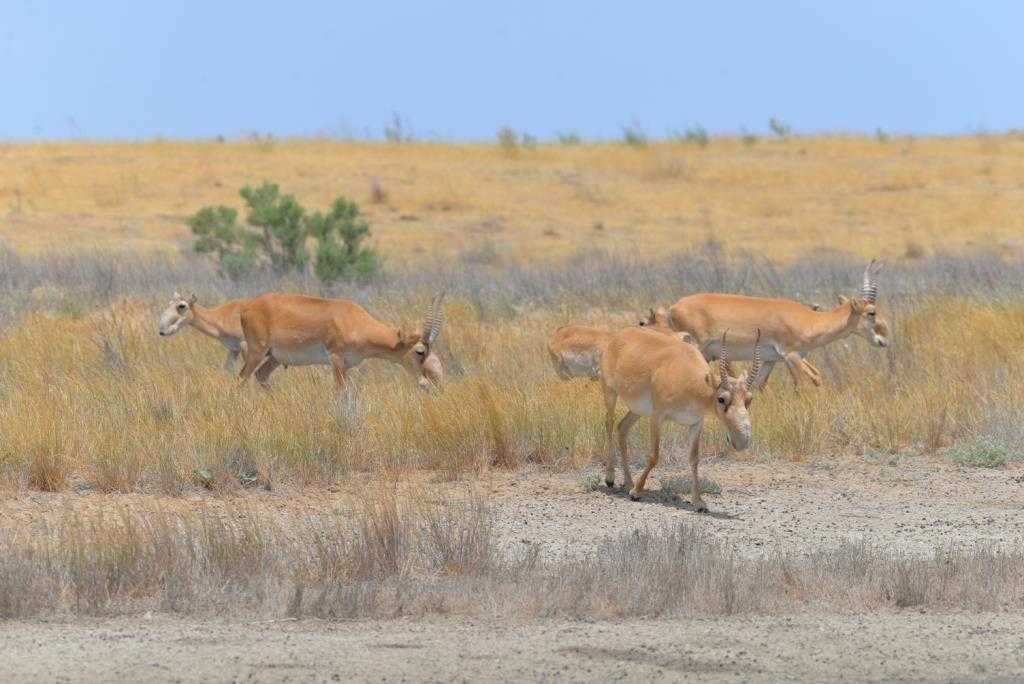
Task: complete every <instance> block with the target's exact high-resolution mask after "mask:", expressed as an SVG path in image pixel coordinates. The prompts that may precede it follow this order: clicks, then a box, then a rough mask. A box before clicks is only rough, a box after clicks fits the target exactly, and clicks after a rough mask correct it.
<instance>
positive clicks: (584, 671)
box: [0, 613, 1024, 682]
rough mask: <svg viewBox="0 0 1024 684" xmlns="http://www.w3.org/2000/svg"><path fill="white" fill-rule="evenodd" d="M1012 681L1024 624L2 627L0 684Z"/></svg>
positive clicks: (836, 619)
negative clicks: (145, 683)
mask: <svg viewBox="0 0 1024 684" xmlns="http://www.w3.org/2000/svg"><path fill="white" fill-rule="evenodd" d="M554 678H557V679H558V680H559V681H597V680H602V681H605V680H613V681H614V680H622V679H632V680H634V681H686V680H696V679H700V680H701V681H708V682H740V681H836V680H844V681H892V680H897V679H903V680H912V681H988V682H992V681H1020V679H1021V678H1024V616H1019V615H1018V616H1014V615H1003V614H1000V615H994V614H986V615H921V614H918V613H904V614H886V615H875V616H796V617H783V618H765V617H756V618H719V619H699V620H673V621H631V622H620V623H583V622H542V623H535V624H530V625H521V626H515V625H511V626H507V625H494V624H487V623H474V622H469V621H454V620H453V621H422V622H404V621H396V622H360V623H323V622H295V623H289V622H282V623H270V624H267V623H263V624H246V623H229V622H221V621H215V622H205V623H204V622H197V621H193V620H172V619H166V618H151V619H142V618H136V619H117V620H105V621H78V622H75V623H71V624H64V623H59V622H53V623H38V622H28V623H26V622H21V623H6V624H0V680H2V681H41V682H47V681H62V682H96V681H107V682H131V681H153V682H207V681H253V682H285V681H288V682H306V681H495V680H500V681H540V680H548V681H550V680H552V679H554Z"/></svg>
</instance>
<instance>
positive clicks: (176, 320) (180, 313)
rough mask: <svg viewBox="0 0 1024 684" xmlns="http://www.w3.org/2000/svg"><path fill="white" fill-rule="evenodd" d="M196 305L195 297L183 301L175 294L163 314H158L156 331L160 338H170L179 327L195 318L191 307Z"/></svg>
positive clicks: (182, 298)
mask: <svg viewBox="0 0 1024 684" xmlns="http://www.w3.org/2000/svg"><path fill="white" fill-rule="evenodd" d="M195 303H196V296H195V295H194V294H193V295H191V296H190V297H189V298H188V299H185V298H184V297H182V296H181V295H180V294H178V293H177V292H175V293H174V297H173V298H172V299H171V303H170V304H168V305H167V308H166V309H164V312H163V313H162V314H160V321H159V322H158V324H157V331H158V332H159V333H160V336H161V337H170V336H171V335H173V334H174V333H176V332H178V331H179V330H181V326H183V325H185V324H187V323H188V322H189V321H191V320H192V319H193V318H194V317H195V312H193V311H192V305H193V304H195Z"/></svg>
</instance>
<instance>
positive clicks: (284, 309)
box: [240, 293, 444, 392]
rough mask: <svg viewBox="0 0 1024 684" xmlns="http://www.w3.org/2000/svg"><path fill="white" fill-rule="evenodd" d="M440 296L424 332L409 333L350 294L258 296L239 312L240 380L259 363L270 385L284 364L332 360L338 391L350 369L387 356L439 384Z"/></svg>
mask: <svg viewBox="0 0 1024 684" xmlns="http://www.w3.org/2000/svg"><path fill="white" fill-rule="evenodd" d="M442 298H443V295H438V296H436V297H434V300H433V302H432V303H431V305H430V308H429V309H428V310H427V315H426V319H425V322H424V325H423V331H422V333H419V332H417V333H405V332H403V331H402V330H399V329H398V328H396V327H394V326H391V325H387V324H386V323H382V322H381V321H378V320H377V319H376V318H374V317H373V316H371V315H370V314H369V313H368V312H367V311H366V309H364V308H363V307H361V306H359V304H356V303H355V302H353V301H351V300H348V299H323V298H320V297H307V296H306V295H296V294H281V293H268V294H264V295H260V296H259V297H254V298H253V299H251V300H250V301H249V302H248V303H246V304H245V305H244V306H243V307H242V309H241V314H240V317H241V323H242V333H243V334H244V336H245V343H246V348H245V365H244V366H243V367H242V371H241V373H240V377H241V379H242V382H245V381H246V380H248V379H249V376H250V375H252V373H253V371H256V369H257V368H259V371H258V372H257V373H256V375H257V380H259V381H260V383H261V384H263V385H264V386H267V379H268V378H269V377H270V374H271V373H273V372H274V369H275V368H277V366H278V365H280V364H285V365H288V366H309V365H330V366H331V368H332V369H333V371H334V383H335V386H336V388H337V389H338V391H339V392H340V391H341V390H342V389H344V386H345V372H346V371H347V370H348V369H349V368H353V367H355V366H357V365H359V363H360V362H362V361H363V360H364V359H383V360H385V361H390V362H392V363H397V364H399V365H401V366H402V367H403V368H405V369H406V370H407V371H408V372H409V373H410V374H411V375H412V376H413V377H414V378H416V380H417V382H418V384H419V386H420V387H421V388H423V389H427V388H428V387H429V386H430V384H431V383H434V384H438V385H439V384H440V383H441V380H442V379H443V376H444V370H443V368H442V366H441V360H440V359H439V358H438V357H437V354H436V353H435V349H434V347H435V343H436V342H437V337H438V335H439V334H440V333H441V324H442V311H441V300H442ZM261 364H262V365H261Z"/></svg>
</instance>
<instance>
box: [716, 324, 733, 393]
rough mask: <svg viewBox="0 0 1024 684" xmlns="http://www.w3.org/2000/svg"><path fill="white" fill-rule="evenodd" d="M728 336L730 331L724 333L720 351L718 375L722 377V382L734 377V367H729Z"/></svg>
mask: <svg viewBox="0 0 1024 684" xmlns="http://www.w3.org/2000/svg"><path fill="white" fill-rule="evenodd" d="M728 334H729V331H728V330H726V331H725V332H723V333H722V346H721V349H719V350H718V374H719V375H720V376H721V378H722V382H725V379H726V378H731V377H733V375H732V367H731V366H730V365H729V350H728V349H727V348H726V346H725V338H726V336H727V335H728Z"/></svg>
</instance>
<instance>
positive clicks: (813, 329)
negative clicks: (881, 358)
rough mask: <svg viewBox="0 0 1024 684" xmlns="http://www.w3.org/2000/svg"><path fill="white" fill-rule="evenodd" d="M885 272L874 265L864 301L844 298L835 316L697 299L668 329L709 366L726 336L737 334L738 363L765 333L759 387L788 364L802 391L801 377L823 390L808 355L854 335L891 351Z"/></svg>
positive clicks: (796, 306) (679, 307) (675, 314)
mask: <svg viewBox="0 0 1024 684" xmlns="http://www.w3.org/2000/svg"><path fill="white" fill-rule="evenodd" d="M881 266H882V265H881V263H879V262H878V261H876V260H874V259H872V261H871V263H870V264H868V266H867V268H866V269H864V278H863V282H862V285H861V291H860V294H859V296H855V297H852V298H847V297H840V298H839V305H838V306H837V307H836V308H834V309H832V310H831V311H818V310H816V309H814V308H812V307H808V306H805V305H803V304H801V303H799V302H795V301H792V300H789V299H767V298H763V297H747V296H743V295H734V294H695V295H690V296H688V297H683V298H682V299H680V300H679V301H678V302H676V303H675V305H673V306H672V308H671V309H670V310H669V314H668V317H669V323H670V324H671V326H672V328H673V329H675V330H679V331H685V332H688V333H690V334H691V335H693V337H694V338H695V339H696V341H697V346H698V347H699V348H700V349H701V351H702V352H703V354H704V358H706V359H708V360H711V359H714V358H716V357H717V356H718V354H719V348H718V339H719V338H720V337H721V335H722V333H723V332H724V331H725V330H731V331H734V332H733V333H732V334H731V335H730V346H731V350H730V353H732V354H733V355H734V356H735V358H737V359H744V360H745V359H750V358H751V357H752V355H753V353H754V336H753V333H752V331H753V330H756V329H760V330H761V334H762V336H763V337H762V346H763V347H764V350H763V354H764V364H763V366H762V367H761V371H760V375H759V376H758V377H757V378H756V385H757V386H758V387H762V386H764V384H765V383H766V382H767V381H768V376H769V375H771V372H772V369H773V368H774V367H775V364H776V363H777V362H779V361H782V362H784V363H785V364H786V368H787V369H789V372H790V375H791V376H792V378H793V383H794V384H795V385H797V386H798V387H799V385H800V376H801V375H803V376H806V377H807V378H808V379H810V381H811V382H812V383H814V384H815V385H820V384H821V373H820V372H819V371H818V369H817V368H815V367H814V366H812V365H811V364H810V363H809V362H808V361H807V360H806V359H805V358H804V357H805V356H806V355H807V354H808V352H810V351H812V350H814V349H817V348H819V347H823V346H825V345H827V344H829V343H831V342H834V341H836V340H839V339H842V338H844V337H847V336H849V335H859V336H860V337H863V338H865V339H867V340H868V342H870V343H871V345H872V346H875V347H887V346H889V342H890V336H889V325H888V323H887V322H886V321H885V319H884V318H882V317H881V316H879V315H878V313H877V308H876V304H877V300H878V283H877V277H878V272H879V270H880V269H881Z"/></svg>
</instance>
